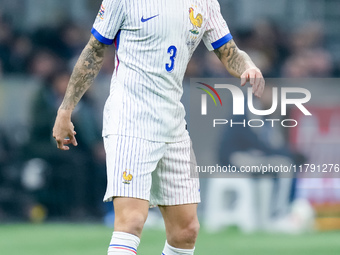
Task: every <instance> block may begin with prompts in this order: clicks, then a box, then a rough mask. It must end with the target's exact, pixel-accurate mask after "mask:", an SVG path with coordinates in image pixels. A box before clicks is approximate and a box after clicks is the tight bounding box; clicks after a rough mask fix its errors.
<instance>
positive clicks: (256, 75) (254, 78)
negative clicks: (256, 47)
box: [240, 67, 265, 97]
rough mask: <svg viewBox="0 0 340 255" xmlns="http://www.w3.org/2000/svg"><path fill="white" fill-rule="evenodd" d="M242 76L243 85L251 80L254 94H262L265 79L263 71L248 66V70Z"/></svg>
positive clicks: (259, 95) (258, 95)
mask: <svg viewBox="0 0 340 255" xmlns="http://www.w3.org/2000/svg"><path fill="white" fill-rule="evenodd" d="M240 78H241V86H244V85H245V84H246V83H247V82H248V81H249V83H250V85H251V86H252V87H253V94H254V95H255V96H257V97H261V96H262V93H263V90H264V86H265V81H264V79H263V76H262V73H261V71H260V70H259V69H258V68H256V67H252V68H248V69H247V70H246V71H244V73H243V74H242V75H241V77H240Z"/></svg>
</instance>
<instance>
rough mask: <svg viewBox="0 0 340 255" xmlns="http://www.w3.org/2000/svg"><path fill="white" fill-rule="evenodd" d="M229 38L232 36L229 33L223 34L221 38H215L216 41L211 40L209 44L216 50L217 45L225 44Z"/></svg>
mask: <svg viewBox="0 0 340 255" xmlns="http://www.w3.org/2000/svg"><path fill="white" fill-rule="evenodd" d="M231 39H233V36H232V35H231V34H230V33H229V34H227V35H225V36H223V37H222V38H221V39H219V40H217V41H216V42H213V43H212V44H211V46H212V47H213V48H214V50H216V49H218V48H219V47H221V46H223V45H224V44H226V43H227V42H229V41H230V40H231Z"/></svg>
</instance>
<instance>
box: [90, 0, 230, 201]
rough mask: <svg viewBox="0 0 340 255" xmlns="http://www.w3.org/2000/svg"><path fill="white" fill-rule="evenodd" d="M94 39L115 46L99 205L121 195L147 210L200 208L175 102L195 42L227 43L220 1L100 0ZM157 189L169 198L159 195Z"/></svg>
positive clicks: (180, 114) (180, 108)
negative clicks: (103, 184)
mask: <svg viewBox="0 0 340 255" xmlns="http://www.w3.org/2000/svg"><path fill="white" fill-rule="evenodd" d="M92 34H93V35H94V37H95V38H96V39H97V40H98V41H100V42H102V43H104V44H113V43H114V44H115V47H116V68H115V71H114V73H113V76H112V80H111V87H110V96H109V98H108V99H107V101H106V104H105V108H104V123H103V136H104V142H105V148H106V153H107V174H108V186H107V191H106V194H105V197H104V200H105V201H109V200H112V197H115V196H125V197H136V198H141V199H146V200H149V201H150V204H151V205H157V204H158V205H175V204H186V203H198V202H199V201H200V198H199V184H198V179H197V178H190V164H195V163H196V162H195V159H194V156H193V155H191V156H190V151H191V152H192V149H191V147H190V146H191V142H190V138H189V135H188V132H187V130H186V128H185V127H186V123H185V120H184V116H185V110H184V107H183V105H182V103H181V102H180V99H181V97H182V93H183V88H182V81H183V77H184V73H185V71H186V68H187V65H188V62H189V60H190V58H191V56H192V54H193V52H194V50H195V49H196V47H197V46H198V44H199V43H200V41H201V40H202V39H203V41H204V43H205V45H206V47H207V48H208V50H214V49H217V48H219V47H221V46H222V45H224V44H225V43H227V42H229V41H230V40H231V39H232V36H231V34H230V32H229V28H228V26H227V24H226V22H225V20H224V19H223V17H222V15H221V12H220V6H219V3H218V2H217V0H171V1H169V0H104V1H103V2H102V5H101V7H100V10H99V13H98V16H97V18H96V20H95V23H94V25H93V28H92ZM176 148H177V149H176ZM176 150H177V155H176ZM183 152H184V153H183ZM141 155H143V156H141ZM171 162H172V163H171ZM129 179H130V180H129ZM185 187H186V188H185ZM161 191H162V192H163V193H164V194H165V193H167V195H164V194H163V196H158V195H159V193H160V192H161ZM156 192H157V194H156ZM171 194H173V195H171ZM179 197H182V198H179Z"/></svg>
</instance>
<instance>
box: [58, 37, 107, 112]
mask: <svg viewBox="0 0 340 255" xmlns="http://www.w3.org/2000/svg"><path fill="white" fill-rule="evenodd" d="M107 47H108V46H107V45H105V44H102V43H101V42H99V41H97V40H96V39H95V38H94V37H93V36H91V39H90V41H89V42H88V44H87V45H86V47H85V48H84V50H83V51H82V53H81V55H80V57H79V59H78V61H77V63H76V65H75V67H74V69H73V72H72V75H71V78H70V81H69V84H68V87H67V90H66V93H65V97H64V100H63V102H62V104H61V106H60V109H64V110H73V108H74V107H75V106H76V105H77V103H78V102H79V100H80V99H81V97H82V96H83V95H84V93H85V92H86V90H87V89H88V88H89V87H90V86H91V85H92V83H93V80H94V78H95V77H96V76H97V74H98V73H99V70H100V68H101V67H102V64H103V59H104V52H105V49H106V48H107Z"/></svg>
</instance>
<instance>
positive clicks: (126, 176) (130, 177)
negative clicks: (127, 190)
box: [123, 171, 133, 184]
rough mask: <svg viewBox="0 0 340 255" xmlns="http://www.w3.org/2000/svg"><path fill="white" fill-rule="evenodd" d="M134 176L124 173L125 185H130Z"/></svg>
mask: <svg viewBox="0 0 340 255" xmlns="http://www.w3.org/2000/svg"><path fill="white" fill-rule="evenodd" d="M132 178H133V176H132V174H128V173H127V171H124V172H123V183H124V184H130V183H131V180H132Z"/></svg>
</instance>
